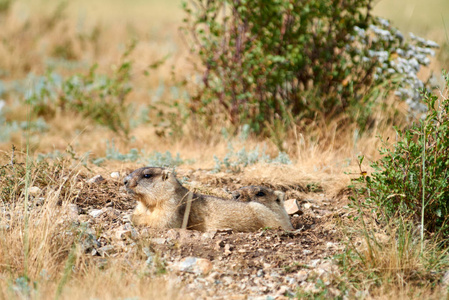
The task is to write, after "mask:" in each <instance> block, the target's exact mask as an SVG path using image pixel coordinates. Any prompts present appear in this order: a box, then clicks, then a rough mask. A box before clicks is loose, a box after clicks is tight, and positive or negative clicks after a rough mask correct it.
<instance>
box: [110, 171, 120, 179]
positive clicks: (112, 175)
mask: <svg viewBox="0 0 449 300" xmlns="http://www.w3.org/2000/svg"><path fill="white" fill-rule="evenodd" d="M110 176H111V177H112V178H120V173H119V172H112V173H111V175H110Z"/></svg>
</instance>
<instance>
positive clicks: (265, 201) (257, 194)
mask: <svg viewBox="0 0 449 300" xmlns="http://www.w3.org/2000/svg"><path fill="white" fill-rule="evenodd" d="M284 198H285V193H284V192H281V191H273V190H272V189H270V188H267V187H263V186H254V185H252V186H245V187H242V188H240V189H238V190H237V191H234V192H233V193H232V199H233V200H234V201H240V202H257V203H260V204H262V205H264V206H266V207H267V208H268V209H269V210H270V211H272V212H273V213H274V215H275V216H276V218H277V219H278V221H279V223H280V224H282V228H284V229H289V230H292V229H293V227H292V225H291V222H290V217H289V216H288V214H287V211H286V210H285V207H284Z"/></svg>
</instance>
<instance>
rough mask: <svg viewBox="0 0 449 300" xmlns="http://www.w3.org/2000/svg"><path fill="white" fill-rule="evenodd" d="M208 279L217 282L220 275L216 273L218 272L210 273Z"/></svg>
mask: <svg viewBox="0 0 449 300" xmlns="http://www.w3.org/2000/svg"><path fill="white" fill-rule="evenodd" d="M208 278H209V280H211V281H215V280H218V279H219V278H220V273H218V272H212V273H210V274H209V276H208Z"/></svg>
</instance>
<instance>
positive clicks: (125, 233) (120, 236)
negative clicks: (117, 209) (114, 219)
mask: <svg viewBox="0 0 449 300" xmlns="http://www.w3.org/2000/svg"><path fill="white" fill-rule="evenodd" d="M129 237H131V230H124V229H121V230H117V231H115V238H116V239H117V240H126V238H129Z"/></svg>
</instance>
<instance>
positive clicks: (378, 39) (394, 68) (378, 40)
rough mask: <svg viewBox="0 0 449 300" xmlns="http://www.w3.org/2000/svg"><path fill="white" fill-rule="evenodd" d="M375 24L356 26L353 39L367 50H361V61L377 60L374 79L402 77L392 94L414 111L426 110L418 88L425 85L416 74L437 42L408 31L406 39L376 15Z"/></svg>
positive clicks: (431, 53)
mask: <svg viewBox="0 0 449 300" xmlns="http://www.w3.org/2000/svg"><path fill="white" fill-rule="evenodd" d="M377 21H378V22H377V23H378V25H370V26H369V27H368V29H367V30H365V29H362V28H359V27H355V28H354V30H355V32H356V35H355V36H354V37H353V39H352V40H358V41H362V42H363V43H364V46H366V45H367V43H368V45H369V47H370V50H368V51H364V53H365V55H364V56H363V57H362V58H361V61H362V62H365V63H369V62H373V61H377V62H378V67H377V68H376V70H375V74H374V80H376V81H379V80H382V81H383V80H385V79H389V78H393V77H394V76H401V82H400V83H399V85H398V88H397V89H396V91H395V95H396V96H398V97H399V98H401V99H402V100H404V101H406V103H407V104H408V106H409V108H410V110H411V111H413V112H425V111H426V105H424V103H422V101H421V96H420V91H422V90H423V89H424V88H425V84H424V83H423V82H422V81H421V80H420V79H419V78H418V76H417V74H418V72H419V70H420V68H421V66H427V65H429V63H430V58H429V56H434V55H435V51H434V50H433V48H438V47H439V46H438V44H437V43H435V42H434V41H429V40H426V39H423V38H421V37H417V36H415V35H414V34H412V33H410V39H409V40H408V41H406V40H405V38H404V36H403V34H402V33H401V32H400V31H399V30H397V29H396V28H394V27H392V26H391V25H390V23H389V22H388V21H387V20H385V19H381V18H378V19H377Z"/></svg>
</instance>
